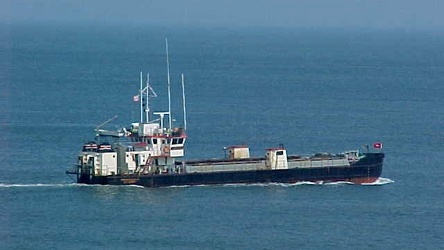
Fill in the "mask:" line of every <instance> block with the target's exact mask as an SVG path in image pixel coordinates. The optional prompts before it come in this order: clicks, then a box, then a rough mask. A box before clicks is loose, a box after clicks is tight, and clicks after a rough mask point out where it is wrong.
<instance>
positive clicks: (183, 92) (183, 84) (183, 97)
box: [182, 74, 187, 131]
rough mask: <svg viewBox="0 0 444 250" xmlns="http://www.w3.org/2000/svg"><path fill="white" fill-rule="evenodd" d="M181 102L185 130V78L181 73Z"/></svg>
mask: <svg viewBox="0 0 444 250" xmlns="http://www.w3.org/2000/svg"><path fill="white" fill-rule="evenodd" d="M182 104H183V126H184V129H185V131H186V130H187V110H186V106H185V80H184V76H183V74H182Z"/></svg>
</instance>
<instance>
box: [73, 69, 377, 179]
mask: <svg viewBox="0 0 444 250" xmlns="http://www.w3.org/2000/svg"><path fill="white" fill-rule="evenodd" d="M141 78H142V76H141ZM183 87H184V84H183V75H182V88H183ZM183 93H185V92H184V91H183ZM153 94H155V93H154V91H153V89H152V87H151V86H150V85H149V83H148V81H147V86H146V87H145V88H142V87H141V88H140V90H139V94H138V95H136V96H134V97H133V98H134V101H137V102H140V103H141V106H140V107H141V112H140V114H141V119H140V121H139V122H135V123H132V124H131V125H130V126H129V127H127V128H122V129H119V130H116V131H111V130H106V129H102V127H103V126H104V125H105V124H106V123H108V122H110V121H111V120H112V119H111V120H109V121H107V122H106V123H105V124H102V125H100V126H98V127H97V128H96V129H95V132H96V138H95V140H94V141H89V142H87V143H85V144H84V145H83V147H82V150H81V152H80V153H79V155H78V160H77V163H76V166H75V170H70V171H67V173H69V174H75V175H76V178H77V182H78V183H85V184H104V185H140V186H144V187H168V186H183V185H214V184H237V183H238V184H240V183H242V184H253V183H296V182H305V181H308V182H316V183H319V182H321V183H327V182H338V181H345V182H351V183H356V184H362V183H372V182H375V181H376V180H377V179H378V178H379V177H380V175H381V172H382V166H383V159H384V153H383V152H382V143H374V145H373V148H372V149H371V150H370V149H369V147H368V146H367V147H366V150H365V149H364V150H362V151H361V150H349V151H345V152H342V153H338V154H330V153H316V154H313V155H310V156H305V157H304V156H298V155H288V154H287V150H286V148H284V147H283V146H282V145H280V146H278V147H271V148H268V149H265V150H264V151H265V152H264V156H262V157H251V156H250V150H249V147H248V146H246V145H235V146H229V147H226V148H224V150H225V152H226V157H225V158H221V159H203V160H185V159H184V156H185V144H186V141H187V139H188V136H187V134H186V109H185V95H183V104H184V111H183V113H184V126H182V127H173V126H172V119H171V116H170V114H171V111H170V110H169V111H166V112H153V113H152V114H151V112H150V110H149V108H148V107H149V106H148V104H149V101H148V100H149V98H150V96H152V95H153ZM169 106H171V105H169ZM151 115H155V116H158V118H157V119H154V120H152V121H151V120H150V119H149V117H150V116H151ZM166 118H168V120H167V122H166V121H165V120H166Z"/></svg>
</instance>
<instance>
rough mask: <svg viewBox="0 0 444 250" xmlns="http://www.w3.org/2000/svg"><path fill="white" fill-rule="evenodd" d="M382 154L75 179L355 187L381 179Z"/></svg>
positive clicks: (147, 183)
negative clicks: (309, 163) (317, 162)
mask: <svg viewBox="0 0 444 250" xmlns="http://www.w3.org/2000/svg"><path fill="white" fill-rule="evenodd" d="M383 158H384V154H382V153H374V154H368V155H366V157H365V158H363V159H361V160H360V161H359V162H357V163H355V164H353V165H352V166H339V167H338V166H335V167H319V168H292V169H280V170H255V171H229V172H228V171H227V172H205V173H181V174H158V175H143V174H132V175H122V176H119V175H116V176H105V177H96V176H87V175H81V176H78V182H79V183H86V184H105V185H140V186H144V187H168V186H184V185H215V184H237V183H238V184H243V183H245V184H253V183H296V182H301V181H310V182H321V181H322V182H336V181H348V182H353V183H357V184H361V183H372V182H374V181H375V180H376V179H378V178H379V177H380V176H381V173H382V161H383Z"/></svg>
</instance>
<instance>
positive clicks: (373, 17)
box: [0, 0, 444, 29]
mask: <svg viewBox="0 0 444 250" xmlns="http://www.w3.org/2000/svg"><path fill="white" fill-rule="evenodd" d="M16 21H32V22H35V21H52V22H93V23H105V24H106V23H136V24H138V23H140V24H160V25H185V26H195V25H204V26H247V27H248V26H279V27H345V28H347V27H352V28H356V27H359V28H360V27H362V28H405V29H443V28H444V0H417V1H416V0H274V1H273V0H236V1H235V0H223V1H211V0H206V1H205V0H159V1H153V0H120V1H117V0H0V22H16Z"/></svg>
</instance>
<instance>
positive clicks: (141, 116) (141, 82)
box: [139, 71, 143, 123]
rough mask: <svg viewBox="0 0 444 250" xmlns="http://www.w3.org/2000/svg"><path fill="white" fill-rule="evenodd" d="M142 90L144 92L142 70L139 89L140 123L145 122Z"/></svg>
mask: <svg viewBox="0 0 444 250" xmlns="http://www.w3.org/2000/svg"><path fill="white" fill-rule="evenodd" d="M142 92H143V77H142V71H140V89H139V97H140V100H139V103H140V123H143V100H142V99H143V98H142Z"/></svg>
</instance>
